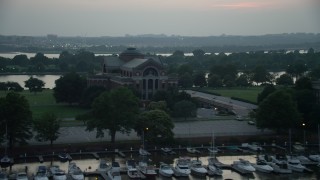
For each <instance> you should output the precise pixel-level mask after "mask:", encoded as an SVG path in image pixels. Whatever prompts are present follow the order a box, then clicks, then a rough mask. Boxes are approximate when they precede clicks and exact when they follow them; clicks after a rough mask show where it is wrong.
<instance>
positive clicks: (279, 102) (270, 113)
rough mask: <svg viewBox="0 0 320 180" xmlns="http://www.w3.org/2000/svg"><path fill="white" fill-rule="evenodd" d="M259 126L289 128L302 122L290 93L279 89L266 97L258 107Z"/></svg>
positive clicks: (279, 128)
mask: <svg viewBox="0 0 320 180" xmlns="http://www.w3.org/2000/svg"><path fill="white" fill-rule="evenodd" d="M256 118H257V119H256V121H257V126H258V127H260V128H269V129H276V130H281V129H289V128H293V127H297V126H299V124H300V120H301V119H300V114H299V112H298V109H297V105H296V103H295V102H294V101H293V99H292V96H291V94H290V93H288V92H286V91H285V90H277V91H275V92H274V93H272V94H270V95H269V96H268V97H267V98H266V99H264V100H263V101H262V102H261V103H260V104H259V107H258V110H257V115H256Z"/></svg>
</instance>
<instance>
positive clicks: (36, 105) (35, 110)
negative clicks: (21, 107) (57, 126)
mask: <svg viewBox="0 0 320 180" xmlns="http://www.w3.org/2000/svg"><path fill="white" fill-rule="evenodd" d="M7 93H8V92H7V91H0V97H4V96H6V94H7ZM19 94H21V95H23V96H25V97H26V99H27V100H28V102H29V104H30V109H31V111H32V114H33V118H37V117H39V116H41V115H42V114H43V113H45V112H51V113H54V114H56V115H57V116H58V117H59V118H63V119H69V118H74V117H75V116H77V115H78V114H83V113H85V112H87V111H88V110H87V109H83V108H80V107H78V106H70V105H68V104H64V103H59V104H58V103H56V102H55V99H54V97H53V91H52V90H44V91H43V92H40V93H36V94H34V93H30V92H29V91H23V92H20V93H19Z"/></svg>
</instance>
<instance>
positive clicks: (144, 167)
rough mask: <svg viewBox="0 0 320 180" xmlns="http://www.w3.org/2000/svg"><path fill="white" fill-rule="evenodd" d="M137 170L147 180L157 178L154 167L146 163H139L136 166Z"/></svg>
mask: <svg viewBox="0 0 320 180" xmlns="http://www.w3.org/2000/svg"><path fill="white" fill-rule="evenodd" d="M138 170H139V171H140V172H141V173H142V174H143V175H144V176H146V178H147V179H149V178H155V176H157V172H156V170H155V168H154V166H151V165H148V164H147V163H146V162H143V161H140V162H139V165H138Z"/></svg>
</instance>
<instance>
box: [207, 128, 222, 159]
mask: <svg viewBox="0 0 320 180" xmlns="http://www.w3.org/2000/svg"><path fill="white" fill-rule="evenodd" d="M208 151H209V152H210V153H211V154H216V153H218V152H219V149H218V148H216V147H215V146H214V133H213V132H212V140H211V147H209V148H208Z"/></svg>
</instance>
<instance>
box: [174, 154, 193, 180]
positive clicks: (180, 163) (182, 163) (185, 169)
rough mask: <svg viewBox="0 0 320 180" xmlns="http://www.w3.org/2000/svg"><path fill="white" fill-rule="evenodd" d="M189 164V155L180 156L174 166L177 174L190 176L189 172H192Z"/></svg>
mask: <svg viewBox="0 0 320 180" xmlns="http://www.w3.org/2000/svg"><path fill="white" fill-rule="evenodd" d="M189 164H190V158H188V157H180V158H179V159H177V161H176V163H175V166H174V168H173V171H174V174H175V176H178V177H179V176H183V177H188V176H189V174H190V173H191V170H190V168H189Z"/></svg>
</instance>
